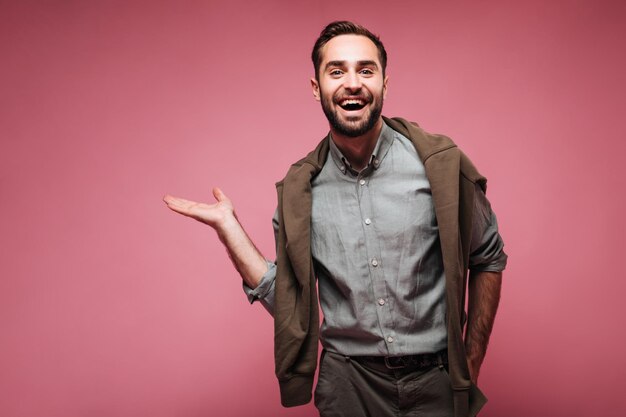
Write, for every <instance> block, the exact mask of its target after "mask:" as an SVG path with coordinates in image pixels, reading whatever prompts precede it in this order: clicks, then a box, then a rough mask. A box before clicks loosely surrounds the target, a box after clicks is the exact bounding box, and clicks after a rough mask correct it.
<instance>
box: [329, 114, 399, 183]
mask: <svg viewBox="0 0 626 417" xmlns="http://www.w3.org/2000/svg"><path fill="white" fill-rule="evenodd" d="M393 139H394V131H393V130H392V129H391V128H390V127H389V126H387V124H386V123H385V122H383V127H382V129H381V130H380V135H379V136H378V139H377V140H376V146H375V147H374V151H373V152H372V156H371V157H370V161H369V163H368V164H367V166H366V167H365V168H363V171H361V172H362V173H363V174H367V173H369V172H370V171H372V170H376V169H378V168H379V167H380V165H381V164H382V163H383V160H384V159H385V156H387V152H388V151H389V148H391V144H392V143H393ZM330 156H331V158H332V159H333V162H334V163H335V165H336V166H337V168H339V170H340V171H341V173H343V174H348V173H350V174H352V175H353V176H357V175H359V171H357V170H355V169H354V168H352V166H351V165H350V162H348V160H347V159H346V157H345V156H343V154H342V153H341V151H340V150H339V148H338V147H337V145H335V142H334V141H333V140H332V136H331V140H330Z"/></svg>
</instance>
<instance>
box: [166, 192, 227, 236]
mask: <svg viewBox="0 0 626 417" xmlns="http://www.w3.org/2000/svg"><path fill="white" fill-rule="evenodd" d="M213 196H214V197H215V199H216V200H217V202H216V203H214V204H206V203H198V202H196V201H191V200H185V199H183V198H178V197H174V196H171V195H169V194H168V195H166V196H165V197H163V201H165V204H167V206H168V207H169V208H170V209H172V210H173V211H175V212H177V213H180V214H182V215H184V216H187V217H191V218H193V219H196V220H198V221H200V222H202V223H206V224H208V225H209V226H211V227H213V228H216V227H218V226H219V225H220V224H221V223H222V222H223V221H224V220H226V219H227V218H228V217H229V216H233V215H234V211H235V209H234V207H233V203H232V202H231V201H230V199H229V198H228V197H226V195H225V194H224V193H223V192H222V190H220V189H219V188H217V187H216V188H213Z"/></svg>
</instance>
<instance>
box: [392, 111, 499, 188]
mask: <svg viewBox="0 0 626 417" xmlns="http://www.w3.org/2000/svg"><path fill="white" fill-rule="evenodd" d="M383 119H384V121H385V123H387V125H388V126H389V127H391V128H392V129H393V130H395V131H397V132H399V133H400V134H402V135H403V136H406V137H407V138H409V139H410V140H411V141H412V142H413V145H414V146H415V148H416V149H417V152H418V154H419V155H420V158H421V159H422V162H424V163H425V164H426V163H427V162H430V163H439V162H441V163H448V162H450V161H459V170H460V175H461V176H462V177H463V178H464V179H466V180H468V181H470V182H472V183H478V184H479V185H480V186H481V188H483V190H484V189H485V184H486V181H487V180H486V178H485V177H484V176H482V175H481V174H480V172H479V171H478V169H477V168H476V166H475V165H474V164H473V163H472V161H471V160H470V159H469V158H468V157H467V155H465V154H464V153H463V151H461V150H460V149H459V147H458V146H457V145H456V144H455V143H454V141H453V140H452V139H451V138H449V137H448V136H446V135H441V134H436V133H431V132H427V131H426V130H424V129H422V128H421V127H420V126H419V125H418V124H417V123H415V122H411V121H408V120H405V119H403V118H401V117H392V118H387V117H384V118H383ZM444 155H445V157H443V156H444Z"/></svg>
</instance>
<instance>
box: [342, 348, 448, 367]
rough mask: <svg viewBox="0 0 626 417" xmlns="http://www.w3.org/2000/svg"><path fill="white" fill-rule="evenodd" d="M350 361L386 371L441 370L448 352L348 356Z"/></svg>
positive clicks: (444, 350)
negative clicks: (438, 368) (406, 369)
mask: <svg viewBox="0 0 626 417" xmlns="http://www.w3.org/2000/svg"><path fill="white" fill-rule="evenodd" d="M350 359H352V360H354V361H356V362H358V363H360V364H361V365H364V366H369V367H374V368H381V367H384V368H386V369H404V368H412V369H419V368H432V367H433V366H439V367H441V368H443V367H444V366H446V365H448V351H447V350H446V349H443V350H440V351H439V352H437V353H422V354H419V355H406V356H350Z"/></svg>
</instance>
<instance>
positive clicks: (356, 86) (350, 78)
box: [343, 71, 361, 91]
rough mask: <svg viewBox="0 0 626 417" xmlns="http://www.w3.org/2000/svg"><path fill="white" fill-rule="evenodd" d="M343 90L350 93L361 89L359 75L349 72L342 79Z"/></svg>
mask: <svg viewBox="0 0 626 417" xmlns="http://www.w3.org/2000/svg"><path fill="white" fill-rule="evenodd" d="M343 88H345V89H346V90H350V91H358V90H360V89H361V78H360V77H359V74H357V73H356V71H349V72H348V73H347V74H346V76H345V78H344V83H343Z"/></svg>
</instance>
